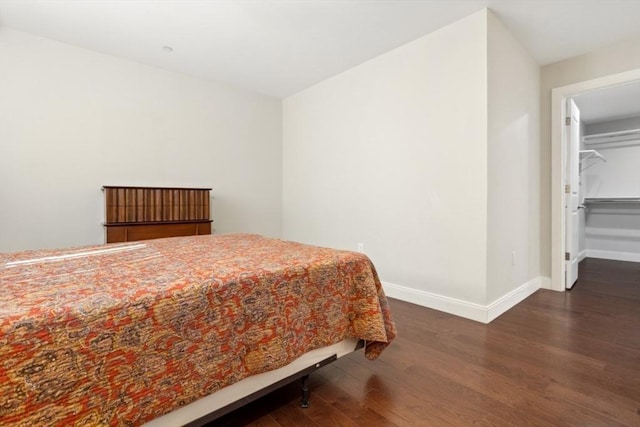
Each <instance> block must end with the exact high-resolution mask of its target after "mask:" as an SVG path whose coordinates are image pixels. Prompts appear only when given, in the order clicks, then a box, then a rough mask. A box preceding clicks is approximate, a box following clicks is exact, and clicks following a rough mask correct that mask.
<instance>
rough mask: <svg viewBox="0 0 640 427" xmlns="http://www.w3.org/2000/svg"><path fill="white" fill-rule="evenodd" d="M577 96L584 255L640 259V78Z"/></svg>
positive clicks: (580, 227) (581, 255)
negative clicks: (630, 82) (632, 81)
mask: <svg viewBox="0 0 640 427" xmlns="http://www.w3.org/2000/svg"><path fill="white" fill-rule="evenodd" d="M573 100H574V102H575V104H576V106H577V107H578V109H579V110H580V138H579V140H580V146H579V152H578V156H579V159H578V169H579V195H578V199H579V204H578V222H579V224H578V227H577V230H578V234H579V243H578V251H579V252H578V257H579V259H580V260H582V259H584V258H587V257H588V258H604V259H612V260H619V261H632V262H640V82H634V83H632V84H626V85H621V86H615V87H612V88H606V89H602V90H598V91H594V92H589V93H586V94H582V95H579V96H576V97H573Z"/></svg>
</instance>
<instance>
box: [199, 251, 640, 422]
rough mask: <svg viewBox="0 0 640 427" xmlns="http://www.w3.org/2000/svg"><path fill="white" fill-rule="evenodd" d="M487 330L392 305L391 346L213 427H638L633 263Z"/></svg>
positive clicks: (583, 278) (595, 262) (587, 267)
mask: <svg viewBox="0 0 640 427" xmlns="http://www.w3.org/2000/svg"><path fill="white" fill-rule="evenodd" d="M579 274H580V279H579V281H578V283H577V284H576V285H575V287H574V289H573V290H571V291H569V292H565V293H559V292H553V291H547V290H540V291H538V292H536V293H535V294H533V295H532V296H530V297H529V298H527V299H526V300H525V301H523V302H522V303H520V304H518V305H517V306H516V307H514V308H513V309H511V310H509V311H508V312H507V313H505V314H503V315H502V316H501V317H499V318H498V319H496V320H494V321H493V322H491V324H489V325H483V324H480V323H477V322H473V321H470V320H466V319H462V318H459V317H455V316H451V315H448V314H445V313H441V312H438V311H434V310H430V309H427V308H423V307H419V306H416V305H413V304H409V303H405V302H401V301H396V300H391V301H390V303H391V308H392V312H393V315H394V318H395V321H396V324H397V327H398V338H397V340H396V341H395V342H394V343H393V344H392V345H391V346H390V347H389V348H388V349H387V350H385V352H384V353H383V354H382V356H381V357H380V358H379V359H378V360H376V361H369V360H366V359H365V358H364V355H363V354H362V352H357V353H355V354H351V355H349V356H347V357H345V358H342V359H340V360H338V361H336V362H334V363H333V364H331V365H329V366H326V367H324V368H321V369H320V370H319V371H317V372H316V373H314V374H313V375H312V376H311V379H310V381H309V386H310V390H311V406H310V407H309V408H307V409H302V408H300V407H299V384H298V383H297V382H296V383H295V384H291V385H289V386H286V387H283V388H282V389H279V390H277V391H275V392H273V393H271V394H269V395H267V396H265V397H264V398H262V399H259V400H258V401H256V402H253V403H252V404H249V405H247V406H245V407H243V408H241V409H239V410H237V411H235V412H233V413H231V414H228V415H227V416H225V417H223V418H222V419H220V420H218V421H216V422H214V423H211V424H210V426H211V427H213V426H224V427H227V426H269V427H270V426H274V427H278V426H282V427H287V426H368V427H372V426H467V425H487V426H546V425H558V426H640V263H629V262H619V261H607V260H600V259H586V260H584V261H583V262H582V263H581V264H580V273H579Z"/></svg>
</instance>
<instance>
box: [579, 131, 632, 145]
mask: <svg viewBox="0 0 640 427" xmlns="http://www.w3.org/2000/svg"><path fill="white" fill-rule="evenodd" d="M582 142H584V144H585V145H607V144H612V143H619V142H634V143H635V144H637V143H640V129H629V130H621V131H618V132H607V133H596V134H593V135H585V136H583V137H582Z"/></svg>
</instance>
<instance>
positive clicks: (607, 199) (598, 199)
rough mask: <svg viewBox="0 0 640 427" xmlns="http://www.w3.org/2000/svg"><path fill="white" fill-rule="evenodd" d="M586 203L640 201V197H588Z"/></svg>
mask: <svg viewBox="0 0 640 427" xmlns="http://www.w3.org/2000/svg"><path fill="white" fill-rule="evenodd" d="M584 203H585V204H589V203H640V197H587V198H585V199H584Z"/></svg>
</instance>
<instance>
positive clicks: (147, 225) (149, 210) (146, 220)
mask: <svg viewBox="0 0 640 427" xmlns="http://www.w3.org/2000/svg"><path fill="white" fill-rule="evenodd" d="M102 190H103V191H104V196H105V197H104V200H105V222H104V226H105V228H106V233H105V234H106V241H107V243H115V242H130V241H134V240H147V239H157V238H160V237H175V236H192V235H196V234H211V222H212V220H211V219H210V213H209V210H210V208H209V197H210V196H209V192H210V191H211V189H210V188H176V187H116V186H107V185H105V186H104V187H102Z"/></svg>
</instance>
